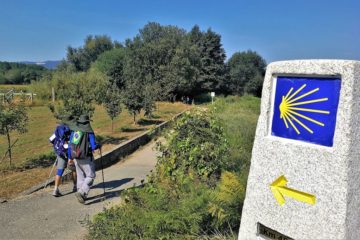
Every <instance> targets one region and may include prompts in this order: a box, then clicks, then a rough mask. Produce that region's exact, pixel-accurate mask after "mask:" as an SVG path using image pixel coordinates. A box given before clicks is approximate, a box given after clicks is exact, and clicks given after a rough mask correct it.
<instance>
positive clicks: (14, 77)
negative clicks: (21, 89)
mask: <svg viewBox="0 0 360 240" xmlns="http://www.w3.org/2000/svg"><path fill="white" fill-rule="evenodd" d="M5 78H6V79H7V82H9V83H11V84H20V83H21V82H22V81H23V77H22V76H21V71H20V70H19V69H10V70H9V71H7V72H6V74H5Z"/></svg>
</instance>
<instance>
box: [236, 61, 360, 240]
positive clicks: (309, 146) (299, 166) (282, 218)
mask: <svg viewBox="0 0 360 240" xmlns="http://www.w3.org/2000/svg"><path fill="white" fill-rule="evenodd" d="M239 239H278V240H285V239H354V240H355V239H360V62H359V61H343V60H298V61H284V62H275V63H272V64H270V65H269V66H268V67H267V71H266V75H265V80H264V86H263V92H262V99H261V114H260V117H259V120H258V125H257V129H256V136H255V141H254V147H253V151H252V159H251V167H250V173H249V178H248V183H247V190H246V198H245V202H244V207H243V212H242V218H241V224H240V232H239Z"/></svg>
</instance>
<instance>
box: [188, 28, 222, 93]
mask: <svg viewBox="0 0 360 240" xmlns="http://www.w3.org/2000/svg"><path fill="white" fill-rule="evenodd" d="M189 38H190V41H191V43H192V44H193V45H195V46H196V47H197V51H198V54H199V58H200V64H201V65H200V74H199V77H198V79H197V81H196V87H195V89H194V91H195V94H196V93H200V92H202V91H216V90H219V89H220V86H221V85H222V84H223V82H224V80H225V78H224V76H225V73H226V68H225V62H224V61H225V58H226V55H225V50H224V48H223V47H222V44H221V36H220V35H219V34H217V33H215V32H214V31H212V30H211V29H208V30H207V31H206V32H201V31H200V29H199V27H198V26H197V25H195V26H194V27H193V28H192V30H191V31H190V33H189Z"/></svg>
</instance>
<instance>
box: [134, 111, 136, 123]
mask: <svg viewBox="0 0 360 240" xmlns="http://www.w3.org/2000/svg"><path fill="white" fill-rule="evenodd" d="M135 116H136V113H135V112H134V125H136V119H135Z"/></svg>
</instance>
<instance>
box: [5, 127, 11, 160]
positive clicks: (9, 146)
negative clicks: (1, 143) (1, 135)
mask: <svg viewBox="0 0 360 240" xmlns="http://www.w3.org/2000/svg"><path fill="white" fill-rule="evenodd" d="M5 130H6V136H7V140H8V151H9V159H10V167H11V141H10V133H9V131H8V128H7V127H6V128H5Z"/></svg>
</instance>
